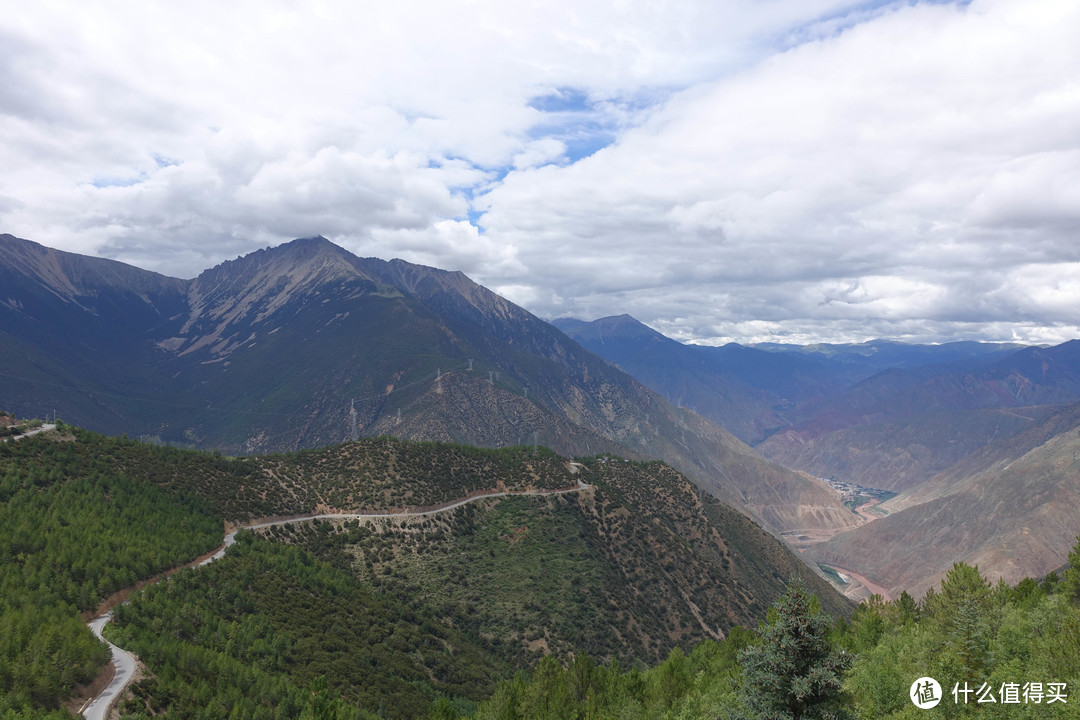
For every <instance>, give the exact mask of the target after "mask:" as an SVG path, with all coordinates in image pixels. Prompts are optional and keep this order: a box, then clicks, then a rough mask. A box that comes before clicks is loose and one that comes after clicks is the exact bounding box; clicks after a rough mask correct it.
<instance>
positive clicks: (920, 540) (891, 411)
mask: <svg viewBox="0 0 1080 720" xmlns="http://www.w3.org/2000/svg"><path fill="white" fill-rule="evenodd" d="M554 324H556V325H557V326H558V327H561V328H563V329H564V331H566V332H567V333H568V334H570V335H571V336H572V337H574V338H575V339H577V340H578V341H579V342H581V343H582V344H583V345H584V346H585V347H587V348H589V349H591V350H593V351H594V352H596V353H598V354H600V355H603V356H604V357H606V358H608V359H609V360H611V361H612V362H615V363H617V364H618V365H619V366H620V367H622V368H623V369H625V370H627V371H628V372H631V373H632V374H633V375H634V376H635V377H637V378H638V379H640V380H641V381H642V382H644V383H645V384H646V385H649V386H650V387H652V388H653V389H655V390H657V391H658V392H660V393H662V394H664V395H665V396H667V397H668V398H669V399H671V400H672V402H676V403H685V404H687V405H688V406H689V407H692V408H694V409H696V410H697V411H698V412H701V413H702V414H703V415H706V416H707V417H710V418H711V419H713V420H715V421H717V422H720V423H729V427H731V429H732V431H733V432H736V433H737V434H739V436H740V437H741V438H743V439H744V440H746V441H747V442H749V443H751V444H753V445H754V447H755V449H756V450H758V451H759V452H761V453H762V455H763V456H765V457H767V458H769V459H770V460H773V461H775V462H777V463H779V464H781V465H784V466H786V467H789V468H792V469H795V470H800V471H803V472H805V473H807V474H809V475H812V476H814V477H822V478H827V479H829V480H830V481H833V482H834V483H846V484H848V485H849V486H859V487H862V488H872V489H876V490H878V491H888V492H882V493H880V494H878V495H877V499H879V500H881V499H884V498H886V497H887V496H888V495H893V494H895V495H896V496H895V497H891V499H887V500H886V501H885V502H881V503H880V504H878V505H877V506H876V508H874V509H873V510H872V511H870V514H868V515H867V518H868V519H873V521H872V522H866V523H864V524H861V525H860V526H859V527H857V528H850V529H848V530H845V531H843V532H840V533H838V534H836V535H835V536H833V537H831V538H828V537H825V536H821V535H819V536H818V537H816V538H810V537H808V536H806V535H803V536H802V538H801V539H802V540H805V541H806V542H804V543H803V545H804V546H809V549H808V550H807V552H809V554H810V555H812V556H813V557H815V558H816V559H818V560H819V561H822V562H826V563H830V564H832V565H834V566H837V567H840V568H843V569H846V570H849V571H853V572H855V573H858V574H860V575H862V576H864V577H867V578H870V579H871V580H872V581H873V582H874V583H875V584H876V585H879V586H881V587H882V588H883V589H885V590H886V591H887V592H891V593H893V594H897V593H899V592H900V591H901V590H905V589H906V590H909V591H911V592H913V593H916V594H922V593H923V592H925V591H926V590H927V589H928V588H930V587H932V586H934V585H935V584H936V583H937V582H938V581H939V580H940V579H941V578H942V577H943V576H944V574H945V573H946V572H947V571H948V570H949V569H950V568H951V566H952V564H953V563H954V562H956V561H960V560H962V561H966V562H969V563H972V564H978V565H979V567H980V569H981V570H982V571H983V572H984V573H986V574H987V575H989V576H991V577H995V578H998V577H1000V578H1004V579H1005V580H1006V581H1008V582H1013V583H1015V582H1018V581H1019V580H1021V579H1022V578H1024V577H1029V576H1030V577H1040V576H1042V575H1044V574H1046V573H1048V572H1049V571H1051V570H1053V569H1055V568H1057V567H1060V566H1061V565H1063V564H1064V563H1065V559H1066V556H1067V553H1068V551H1069V549H1070V548H1071V547H1072V546H1073V545H1074V544H1075V541H1076V536H1077V534H1078V533H1080V513H1078V512H1077V510H1076V508H1077V507H1080V503H1078V502H1077V496H1078V494H1080V463H1078V462H1077V459H1076V458H1077V457H1078V456H1077V455H1076V454H1075V448H1074V447H1073V446H1074V444H1075V442H1074V441H1075V436H1076V434H1077V431H1078V428H1080V404H1078V403H1080V382H1078V381H1080V341H1070V342H1067V343H1063V344H1061V345H1058V346H1056V347H1023V346H1017V345H1012V344H990V343H969V342H964V343H947V344H944V345H936V346H932V345H923V346H918V345H914V346H913V345H904V344H900V343H892V342H886V341H872V342H869V343H861V344H856V345H818V346H807V347H793V346H780V345H763V346H759V347H744V346H739V345H734V344H732V345H727V346H724V347H698V346H690V345H683V344H682V343H678V342H675V341H673V340H671V339H669V338H666V337H664V336H663V335H660V334H659V333H656V332H655V331H653V330H651V329H650V328H647V327H646V326H644V325H642V324H641V323H639V322H638V321H636V320H634V319H633V318H631V317H629V316H618V317H611V318H603V319H600V320H596V321H593V322H590V323H584V322H581V321H577V320H570V319H560V320H556V321H554ZM731 414H735V415H736V416H737V417H735V418H734V419H729V418H730V415H731ZM750 420H752V422H750ZM869 500H870V498H869V497H867V496H864V497H862V499H860V500H859V502H860V503H862V502H864V501H867V502H866V504H867V505H868V506H869V505H870V504H871V503H870V502H868V501H869ZM882 516H885V517H882ZM814 540H817V541H823V542H813V541H814Z"/></svg>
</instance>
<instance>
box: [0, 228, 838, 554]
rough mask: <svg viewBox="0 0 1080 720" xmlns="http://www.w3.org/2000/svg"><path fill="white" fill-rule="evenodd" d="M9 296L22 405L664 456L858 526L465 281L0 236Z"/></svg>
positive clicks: (758, 511) (204, 442)
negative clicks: (146, 260) (175, 263)
mask: <svg viewBox="0 0 1080 720" xmlns="http://www.w3.org/2000/svg"><path fill="white" fill-rule="evenodd" d="M0 287H3V288H4V290H3V291H2V292H0V295H2V296H3V297H0V339H2V342H0V363H2V365H3V371H0V395H2V397H3V401H4V403H5V404H6V405H7V406H8V408H10V409H11V410H13V411H15V412H17V413H19V414H21V415H27V416H33V415H41V414H48V413H59V414H60V416H61V417H63V418H65V419H67V420H68V421H69V422H73V423H75V424H78V425H81V426H84V427H87V428H90V429H94V430H98V431H101V432H106V433H110V434H120V433H127V434H129V435H132V436H138V437H142V438H145V439H150V440H154V441H161V442H168V443H175V444H186V445H189V446H194V447H201V448H216V449H220V450H221V451H223V452H225V453H229V454H249V453H264V452H272V451H282V450H295V449H300V448H307V447H318V446H323V445H327V444H330V443H336V442H340V441H342V440H346V439H349V438H350V437H353V436H358V435H366V436H374V435H380V434H393V435H395V436H398V437H402V438H407V439H415V440H439V441H450V442H459V443H466V444H472V445H479V446H485V447H499V446H506V445H515V444H540V445H545V446H548V447H551V448H552V449H554V450H555V451H557V452H559V453H561V454H564V455H569V456H577V455H595V454H598V453H614V454H618V455H622V456H625V457H628V458H631V459H644V458H647V457H648V458H660V459H663V460H665V461H666V462H668V463H670V464H671V465H672V466H674V467H675V468H676V469H678V470H680V471H682V472H684V473H685V474H687V475H688V476H689V477H691V478H692V479H694V480H695V481H696V482H698V483H699V484H700V485H701V486H702V487H704V488H706V489H707V490H709V491H710V492H712V493H713V494H715V495H716V496H718V497H719V498H721V499H722V500H725V501H726V502H728V503H730V504H732V505H734V506H736V507H739V508H741V509H743V510H745V511H748V512H750V513H752V515H753V516H754V517H755V518H757V519H759V520H760V521H761V522H763V523H764V524H766V525H767V526H768V527H769V528H770V529H772V530H773V531H775V532H783V531H788V530H793V529H801V528H813V529H828V530H830V531H832V530H836V529H840V528H846V527H851V526H853V525H855V524H857V521H858V519H857V518H856V517H855V516H853V515H852V513H850V512H849V511H848V509H847V508H845V507H844V506H843V505H842V503H841V502H840V500H839V497H838V495H837V494H836V493H835V492H833V491H832V490H831V489H830V488H828V487H827V486H826V485H825V484H823V483H821V482H819V481H817V480H815V479H813V478H810V477H807V476H806V475H804V474H800V473H796V472H792V471H789V470H786V469H784V468H782V467H780V466H777V465H775V464H773V463H769V462H767V461H765V460H763V459H762V458H761V457H760V456H759V455H758V454H757V453H755V452H754V451H753V450H751V449H750V448H749V447H747V446H746V445H745V444H744V443H742V442H740V441H739V440H737V439H736V438H735V437H734V436H732V435H731V434H730V433H729V432H728V431H726V430H725V429H723V428H721V427H720V426H718V425H716V424H715V423H713V422H710V421H709V420H707V419H705V418H703V417H701V416H700V415H698V414H697V413H695V412H693V411H691V410H687V409H683V408H679V407H676V406H674V405H673V404H672V403H670V402H669V401H668V400H666V399H664V398H663V397H661V396H660V395H659V394H657V393H655V392H653V391H652V390H649V389H648V388H646V387H645V386H644V385H643V384H641V383H640V382H638V381H637V380H635V379H633V378H632V377H631V376H630V375H628V374H626V373H625V372H623V371H621V370H619V369H618V368H616V367H614V366H612V365H611V364H610V363H608V362H606V361H605V360H603V359H601V358H599V357H597V356H596V355H594V354H593V353H591V352H589V351H588V350H586V349H584V348H582V347H581V346H580V345H579V344H578V343H576V342H574V341H572V340H571V339H570V338H568V337H567V336H566V335H565V334H563V333H562V332H560V331H559V330H558V329H556V328H555V327H553V326H551V325H550V324H548V323H546V322H544V321H542V320H540V319H539V318H537V317H535V316H533V315H532V314H530V313H528V312H527V311H525V310H524V309H522V308H520V307H518V306H516V305H514V304H513V303H511V302H509V301H507V300H506V299H504V298H502V297H499V296H498V295H496V294H495V293H492V292H491V291H489V290H487V289H486V288H484V287H482V286H480V285H478V284H476V283H474V282H472V281H471V280H469V279H468V278H467V277H466V276H465V275H463V274H461V273H458V272H447V271H443V270H437V269H434V268H428V267H423V266H419V265H414V264H411V263H407V262H404V261H401V260H391V261H384V260H378V259H372V258H359V257H356V256H354V255H352V254H351V253H348V252H347V251H345V250H343V249H342V248H340V247H338V246H336V245H334V244H333V243H331V242H329V241H328V240H325V239H324V238H308V239H301V240H296V241H293V242H291V243H286V244H284V245H281V246H278V247H275V248H270V249H266V250H260V251H257V252H254V253H251V254H249V255H246V256H244V257H241V258H237V259H236V260H232V261H229V262H225V263H222V264H220V265H218V266H216V267H214V268H211V269H209V270H206V271H205V272H203V273H201V274H200V275H199V276H198V277H196V278H194V279H191V280H181V279H176V278H169V277H165V276H163V275H160V274H156V273H151V272H147V271H143V270H139V269H137V268H134V267H131V266H128V265H124V264H122V263H119V262H115V261H110V260H105V259H100V258H90V257H85V256H80V255H75V254H72V253H65V252H61V251H57V250H54V249H50V248H46V247H44V246H41V245H39V244H37V243H33V242H30V241H26V240H20V239H18V238H15V237H12V236H10V235H3V236H0Z"/></svg>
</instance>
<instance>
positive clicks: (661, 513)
mask: <svg viewBox="0 0 1080 720" xmlns="http://www.w3.org/2000/svg"><path fill="white" fill-rule="evenodd" d="M0 471H2V475H0V499H2V500H3V503H2V504H0V509H2V512H3V515H2V517H0V520H2V524H0V552H3V553H4V555H3V557H4V560H5V561H6V562H5V563H3V564H2V565H0V569H2V574H0V583H2V588H3V591H4V593H3V598H4V600H3V606H2V611H3V613H2V620H0V624H2V627H3V628H4V630H5V632H4V636H3V643H2V644H0V691H2V694H3V699H2V700H0V703H2V705H0V709H2V710H3V711H6V712H8V713H9V715H10V717H13V718H17V717H38V716H40V715H42V714H43V713H47V712H58V713H60V714H61V715H62V714H63V713H62V711H60V710H59V707H60V703H61V702H62V701H63V700H64V698H66V697H67V696H68V695H69V694H70V693H71V692H72V691H73V689H75V688H76V686H77V685H78V684H80V683H85V682H87V681H89V680H90V679H92V678H94V677H95V676H96V675H97V674H98V670H99V669H100V668H101V666H102V664H103V663H104V662H105V661H106V659H107V653H106V652H105V651H104V648H103V647H102V646H101V645H100V644H99V643H97V642H96V641H95V640H94V639H93V638H92V636H91V635H90V633H89V631H88V630H87V629H86V627H85V626H84V625H83V624H82V622H83V617H82V616H83V615H84V614H89V613H90V612H91V611H92V610H93V609H94V608H96V607H97V606H98V604H99V603H100V602H101V601H102V599H104V598H105V597H106V596H108V595H109V594H110V593H112V592H113V591H115V590H117V589H120V588H127V587H130V586H131V585H133V584H135V583H136V582H137V581H138V580H141V579H144V578H147V577H151V576H153V575H155V574H157V573H160V572H162V571H163V570H167V569H171V568H174V567H176V566H179V565H182V564H184V563H187V562H189V561H191V560H192V559H194V558H196V557H197V556H199V555H201V554H204V553H206V552H207V551H209V550H211V549H213V548H215V547H217V546H218V545H219V544H220V543H221V538H222V525H223V522H246V521H251V520H253V519H256V518H267V517H282V516H296V515H306V514H316V513H326V512H335V511H349V512H365V513H370V512H376V513H379V512H382V513H397V512H400V511H402V510H404V509H406V508H410V509H422V508H432V507H439V506H441V505H442V504H446V503H447V502H448V501H450V500H455V499H458V498H462V497H465V496H475V495H476V494H478V493H483V492H490V491H501V490H509V491H517V492H522V491H545V492H546V491H552V490H560V489H573V492H572V493H569V494H565V495H549V496H542V497H540V496H525V495H519V496H513V497H505V498H487V499H482V500H479V501H477V502H474V503H472V504H470V505H466V506H462V507H458V508H456V509H452V510H447V511H445V512H444V511H440V512H439V513H438V514H437V515H428V516H423V517H419V518H407V517H376V518H368V519H366V520H364V521H363V522H362V523H358V521H356V520H352V521H338V522H334V523H330V522H325V521H320V522H314V523H313V522H310V521H309V522H304V523H299V524H295V525H290V526H289V527H288V529H287V530H286V529H281V530H278V531H276V532H269V533H268V534H271V535H274V536H276V537H277V538H278V539H279V540H286V541H289V542H293V543H296V544H300V545H304V546H305V547H306V548H308V550H310V551H311V553H312V554H309V553H308V552H307V551H301V550H299V549H295V548H287V547H283V546H282V544H281V543H269V542H268V541H267V540H265V539H254V538H250V537H248V538H247V539H242V540H241V541H240V542H238V546H237V547H235V548H234V549H233V550H230V552H229V553H228V554H227V555H226V557H225V559H224V560H221V561H218V562H217V563H214V564H212V565H210V566H209V567H202V568H197V569H192V570H190V571H185V572H183V573H181V574H178V575H175V576H174V577H173V578H172V579H170V580H168V581H166V582H162V583H159V584H157V585H154V586H152V587H151V588H150V589H147V590H145V591H142V592H141V593H136V595H135V596H134V599H133V600H132V602H131V604H130V605H125V606H122V609H118V610H117V611H116V612H117V618H116V622H114V623H111V624H110V625H109V626H107V632H109V633H112V634H113V636H114V637H115V638H116V639H117V640H118V641H121V642H122V643H123V644H130V645H131V647H132V649H134V650H136V651H137V652H138V654H139V655H140V657H141V658H142V660H143V661H144V662H145V663H146V665H147V669H146V673H147V675H146V677H145V679H144V680H143V681H141V682H140V683H139V684H138V685H137V686H136V690H135V694H134V695H133V696H132V697H131V698H130V699H129V700H128V701H127V704H126V705H125V707H126V708H127V709H128V710H130V711H131V712H133V713H136V714H138V713H144V714H149V715H153V714H155V713H160V712H162V711H164V712H166V714H170V713H171V714H173V715H177V716H183V717H189V716H197V715H198V714H199V713H203V715H202V716H205V717H220V716H221V714H220V712H219V711H220V710H221V709H222V708H223V707H227V708H230V712H232V709H236V712H237V713H238V715H237V717H252V718H254V717H265V716H275V715H276V716H281V717H295V716H296V713H297V712H298V711H299V712H302V713H307V712H311V711H312V710H313V707H314V704H320V703H323V702H324V701H325V703H326V704H327V707H342V708H353V712H354V713H355V708H358V707H362V708H364V709H365V710H367V711H370V712H374V713H378V712H380V708H381V709H382V711H383V713H384V715H386V716H389V717H423V716H424V715H426V714H427V713H428V712H429V710H430V709H431V708H443V709H447V708H458V709H459V710H463V711H464V710H468V709H469V708H471V707H473V705H474V703H475V702H477V701H478V700H480V699H482V698H483V697H485V696H486V695H487V694H488V693H489V692H491V691H492V689H493V683H494V682H495V681H496V680H498V679H499V678H504V677H509V676H510V675H511V674H512V673H513V672H514V671H515V669H521V670H527V669H531V668H533V667H535V665H536V663H537V662H538V661H539V660H540V659H542V658H543V657H545V656H550V657H552V658H554V659H555V660H556V661H557V662H568V661H569V660H570V659H571V658H572V657H576V656H577V655H578V654H580V653H581V652H584V651H588V652H590V653H592V654H593V655H595V656H596V657H598V658H600V659H601V660H602V661H604V662H607V661H608V660H615V659H618V660H619V661H620V662H622V663H624V665H625V666H627V667H629V666H638V667H644V666H645V665H647V664H651V663H654V662H658V661H659V660H662V659H663V658H664V657H666V656H667V654H668V653H669V652H670V651H671V649H672V648H676V647H678V648H682V649H683V650H684V651H686V652H689V651H690V649H691V648H693V647H694V645H695V644H696V643H698V642H699V641H701V640H703V639H705V638H709V637H722V635H723V634H724V633H727V632H728V631H730V630H731V629H732V628H733V627H734V626H735V625H736V624H740V623H741V624H752V623H753V622H755V621H756V619H757V618H758V617H760V616H761V615H763V614H764V612H765V609H766V608H767V606H768V603H769V602H770V601H771V600H772V599H774V598H775V597H777V596H778V595H779V594H780V593H781V592H782V591H783V587H784V581H785V580H786V579H788V578H789V577H791V576H793V575H794V576H801V577H803V578H804V581H805V582H807V583H808V584H810V585H812V586H813V587H814V588H815V589H816V590H817V591H818V592H820V593H822V597H823V602H824V603H825V604H826V605H827V606H828V608H829V609H831V610H832V611H834V612H837V613H841V614H843V613H846V612H849V611H850V606H848V605H847V604H846V603H845V601H844V600H843V599H842V598H840V596H839V595H837V594H836V593H835V592H833V591H832V590H831V589H830V588H829V586H828V585H827V584H826V583H825V582H824V581H823V580H822V579H820V578H819V577H818V576H817V575H816V574H815V573H814V572H813V571H811V570H810V569H809V568H808V567H807V566H806V565H805V564H804V563H802V562H801V561H800V560H798V559H797V558H796V557H794V556H793V555H792V554H791V553H790V552H789V551H788V550H787V549H786V548H784V546H783V545H781V544H780V543H779V542H778V541H776V540H775V539H774V538H773V537H772V536H770V535H768V534H767V533H766V532H765V531H763V530H762V529H761V528H760V527H759V526H757V525H755V524H754V523H753V522H752V521H750V520H749V519H748V518H747V517H746V516H744V515H742V514H741V513H739V512H737V511H734V510H732V509H730V508H728V507H727V506H725V505H723V504H721V503H720V502H719V501H717V500H715V499H713V498H712V497H710V496H709V495H707V494H705V493H703V492H702V491H701V490H699V489H698V488H697V487H696V486H695V485H694V484H693V483H691V482H690V481H689V480H687V479H686V478H685V477H683V476H682V475H680V474H679V473H677V472H675V471H674V470H672V469H671V468H669V467H667V466H666V465H663V464H662V463H657V462H652V463H638V462H628V461H624V460H620V459H618V458H610V457H606V456H605V457H600V458H592V459H581V460H580V462H576V463H571V462H569V461H567V460H565V459H563V458H560V457H558V456H557V455H555V454H554V453H552V452H551V451H549V450H545V449H543V448H537V449H534V448H531V447H518V448H506V449H501V450H480V449H476V448H471V447H466V446H458V445H444V444H436V443H410V442H405V441H400V440H394V439H389V438H376V439H372V440H362V441H357V442H352V443H346V444H344V445H340V446H333V447H329V448H325V449H322V450H311V451H304V452H300V453H294V454H288V455H272V456H265V457H247V458H229V457H224V456H221V455H219V454H215V453H205V452H197V451H191V450H179V449H175V448H170V447H162V446H154V445H149V444H145V443H141V442H136V441H132V440H128V439H126V438H108V437H104V436H101V435H97V434H94V433H89V432H86V431H83V430H79V429H76V428H72V427H70V426H67V425H63V424H61V425H60V426H59V428H58V429H57V430H55V431H49V432H46V433H43V434H42V435H40V436H36V437H33V438H27V439H24V440H20V441H17V442H15V443H11V444H7V445H3V446H0ZM579 480H584V482H585V483H586V484H585V485H584V486H582V485H579ZM317 557H318V558H322V559H317ZM313 693H314V694H313ZM335 697H336V698H337V699H336V700H334V698H335ZM316 701H317V702H316ZM335 703H336V705H335ZM448 711H449V710H448ZM4 717H5V720H8V717H7V716H4Z"/></svg>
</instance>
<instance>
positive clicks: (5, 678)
mask: <svg viewBox="0 0 1080 720" xmlns="http://www.w3.org/2000/svg"><path fill="white" fill-rule="evenodd" d="M62 432H63V433H64V434H61V435H59V437H55V436H54V437H53V438H46V437H43V436H42V437H34V438H27V439H25V440H20V441H18V442H14V443H12V442H9V443H4V444H0V711H11V712H15V711H17V710H19V709H28V708H34V709H35V710H34V712H40V711H43V710H47V709H55V708H57V707H58V706H59V703H60V701H61V700H62V699H63V698H65V697H67V696H68V695H69V694H70V692H71V691H72V688H73V687H74V686H75V685H76V684H78V683H84V682H88V681H89V680H91V679H92V678H94V677H95V676H96V675H97V673H98V671H99V669H100V668H101V666H102V665H103V664H104V663H105V662H106V661H107V660H108V658H109V653H108V650H107V649H106V648H105V646H104V645H101V644H100V643H99V642H98V641H97V640H96V639H95V638H94V637H93V635H91V633H90V631H89V629H87V627H86V625H85V624H84V623H83V619H82V614H83V613H87V612H92V611H93V610H94V609H95V608H96V607H97V605H98V603H99V602H101V601H102V600H103V599H104V598H106V597H108V596H109V595H110V594H111V593H112V592H114V591H115V590H118V589H120V588H124V587H129V586H131V585H134V584H135V582H136V581H138V580H141V579H144V578H147V577H150V576H152V575H154V574H156V573H159V572H161V571H163V570H167V569H169V568H172V567H174V566H176V565H179V564H181V563H183V562H186V561H188V560H190V559H192V558H194V557H196V556H198V555H199V554H201V553H203V552H206V551H207V550H210V549H211V548H214V547H217V546H218V545H219V544H220V543H221V538H222V525H221V520H220V519H219V518H218V517H217V516H216V515H215V513H214V511H213V508H212V506H211V505H210V503H208V502H206V501H205V500H204V499H202V498H199V497H197V496H195V495H194V494H192V493H191V492H175V491H170V490H168V489H165V488H162V487H161V486H160V485H156V484H153V483H148V482H146V477H147V476H148V475H154V474H156V473H157V472H158V471H159V470H160V468H159V467H157V466H156V464H155V463H154V462H153V457H152V456H151V455H149V454H148V453H147V452H146V448H145V447H143V446H136V445H135V444H134V443H127V442H123V441H115V440H107V439H104V438H99V439H97V440H95V441H94V442H89V443H86V442H77V441H75V438H74V436H72V435H70V434H66V433H69V432H70V431H69V430H66V429H65V430H63V431H62Z"/></svg>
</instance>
